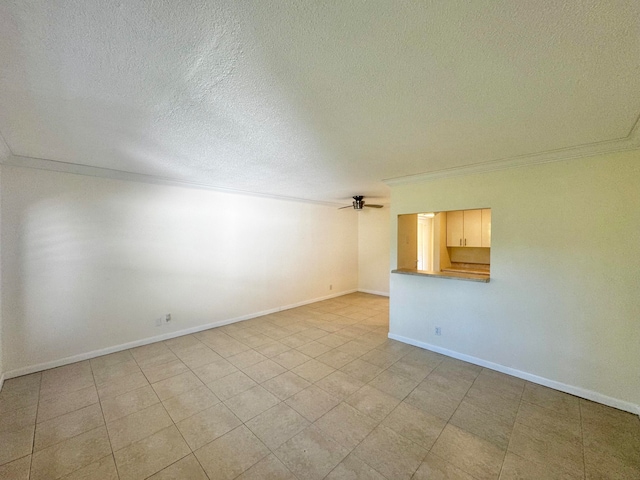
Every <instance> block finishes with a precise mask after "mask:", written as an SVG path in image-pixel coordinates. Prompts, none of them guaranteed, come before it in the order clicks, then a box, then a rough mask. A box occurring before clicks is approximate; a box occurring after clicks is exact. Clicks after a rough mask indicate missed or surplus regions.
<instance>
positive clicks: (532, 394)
mask: <svg viewBox="0 0 640 480" xmlns="http://www.w3.org/2000/svg"><path fill="white" fill-rule="evenodd" d="M522 400H524V401H525V402H529V403H533V404H535V405H538V406H540V407H545V408H548V409H550V410H555V411H556V412H562V413H565V414H566V415H568V416H572V417H578V418H579V417H580V404H579V401H578V397H574V396H573V395H569V394H568V393H564V392H559V391H558V390H553V389H551V388H548V387H543V386H542V385H536V384H535V383H531V382H527V383H526V385H525V387H524V392H523V394H522Z"/></svg>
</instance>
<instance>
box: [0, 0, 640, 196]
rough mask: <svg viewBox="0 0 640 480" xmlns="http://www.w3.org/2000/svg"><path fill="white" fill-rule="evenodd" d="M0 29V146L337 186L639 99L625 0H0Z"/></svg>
mask: <svg viewBox="0 0 640 480" xmlns="http://www.w3.org/2000/svg"><path fill="white" fill-rule="evenodd" d="M0 35H1V39H0V40H1V41H0V132H1V133H2V137H3V138H4V141H5V142H6V144H7V146H8V147H9V149H10V152H9V153H10V155H11V158H12V159H13V160H12V163H14V164H16V163H18V164H19V162H20V161H24V160H25V159H20V158H18V157H32V158H37V159H46V160H53V161H56V162H65V163H67V164H81V165H88V166H93V167H101V168H105V169H111V170H120V171H125V172H132V173H139V174H146V175H152V176H157V177H163V178H170V179H176V180H180V181H186V182H194V183H198V184H205V185H210V186H215V187H224V188H230V189H237V190H242V191H248V192H257V193H264V194H271V195H282V196H288V197H295V198H303V199H311V200H320V201H330V202H335V201H341V199H344V198H348V197H350V196H351V195H353V194H357V193H358V194H364V195H368V196H370V197H379V198H380V197H382V198H384V197H387V196H388V188H387V187H386V186H385V185H384V184H383V183H382V182H381V180H383V179H388V178H394V177H401V176H405V175H415V174H420V173H425V172H437V171H441V170H444V169H451V168H457V167H463V166H467V165H474V164H479V163H486V162H492V161H497V160H504V159H509V158H514V157H521V156H527V155H532V154H536V153H540V152H548V151H554V150H557V149H565V148H569V147H575V146H580V145H586V144H594V143H598V142H608V141H612V140H617V139H624V138H625V137H627V136H628V135H629V134H630V131H631V130H632V128H633V127H634V124H635V123H636V121H637V118H638V114H639V113H640V2H638V1H637V0H628V1H625V0H618V1H615V2H603V1H590V0H584V1H580V2H575V1H566V2H561V1H558V0H537V1H535V2H533V1H527V2H520V1H513V0H512V1H499V0H487V1H480V0H475V1H473V2H469V1H466V0H465V1H451V0H442V1H402V2H401V1H395V0H387V1H366V2H365V1H346V0H345V1H338V2H334V1H328V2H318V1H297V0H277V1H265V0H257V1H253V2H249V1H243V2H237V1H215V2H214V1H206V0H192V1H189V2H175V1H174V0H166V1H151V0H148V1H140V0H137V1H136V0H123V1H108V0H55V1H54V0H29V1H27V0H24V1H10V0H3V1H2V2H1V4H0ZM0 143H2V142H0ZM0 153H1V152H0ZM5 161H6V159H5Z"/></svg>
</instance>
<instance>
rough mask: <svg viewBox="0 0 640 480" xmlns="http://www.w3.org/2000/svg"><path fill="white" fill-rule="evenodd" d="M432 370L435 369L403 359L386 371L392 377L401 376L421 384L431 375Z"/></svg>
mask: <svg viewBox="0 0 640 480" xmlns="http://www.w3.org/2000/svg"><path fill="white" fill-rule="evenodd" d="M433 368H435V367H431V366H429V365H426V364H425V363H423V362H422V361H419V360H412V359H410V358H409V359H407V358H406V357H403V358H401V359H400V360H398V361H397V362H395V363H394V364H393V365H391V366H390V367H389V368H388V369H387V371H388V372H389V373H392V374H394V375H401V376H402V377H405V378H410V379H411V380H414V381H416V382H421V381H422V380H424V379H425V377H426V376H427V375H429V374H430V373H431V371H432V370H433Z"/></svg>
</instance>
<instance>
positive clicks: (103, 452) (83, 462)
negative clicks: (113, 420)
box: [31, 426, 111, 480]
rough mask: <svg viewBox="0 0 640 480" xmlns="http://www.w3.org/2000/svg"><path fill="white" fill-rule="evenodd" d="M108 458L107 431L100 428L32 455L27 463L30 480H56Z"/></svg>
mask: <svg viewBox="0 0 640 480" xmlns="http://www.w3.org/2000/svg"><path fill="white" fill-rule="evenodd" d="M110 454H111V445H110V443H109V437H108V435H107V429H106V428H105V427H104V426H101V427H98V428H96V429H94V430H90V431H88V432H85V433H83V434H81V435H78V436H76V437H73V438H70V439H69V440H65V441H64V442H60V443H56V444H55V445H52V446H51V447H49V448H45V449H44V450H40V451H39V452H36V453H35V454H34V455H33V458H32V461H31V480H50V479H53V478H59V477H62V476H64V475H68V474H70V473H72V472H75V471H76V470H79V469H81V468H82V467H85V466H87V465H89V464H91V463H93V462H96V461H98V460H100V459H101V458H104V457H106V456H107V455H110Z"/></svg>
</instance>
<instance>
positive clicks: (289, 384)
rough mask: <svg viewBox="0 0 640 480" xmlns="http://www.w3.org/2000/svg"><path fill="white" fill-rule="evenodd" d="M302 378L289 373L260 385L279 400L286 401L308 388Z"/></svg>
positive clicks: (308, 384)
mask: <svg viewBox="0 0 640 480" xmlns="http://www.w3.org/2000/svg"><path fill="white" fill-rule="evenodd" d="M310 385H311V384H310V383H309V382H307V381H306V380H305V379H304V378H302V377H299V376H298V375H296V374H295V373H293V372H291V371H289V372H285V373H283V374H281V375H278V376H277V377H273V378H272V379H270V380H267V381H266V382H264V383H263V384H262V386H263V387H264V388H266V389H267V390H269V391H270V392H271V393H273V394H274V395H275V396H276V397H278V398H279V399H280V400H286V399H287V398H289V397H290V396H291V395H295V394H296V393H298V392H299V391H300V390H303V389H305V388H307V387H308V386H310Z"/></svg>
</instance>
